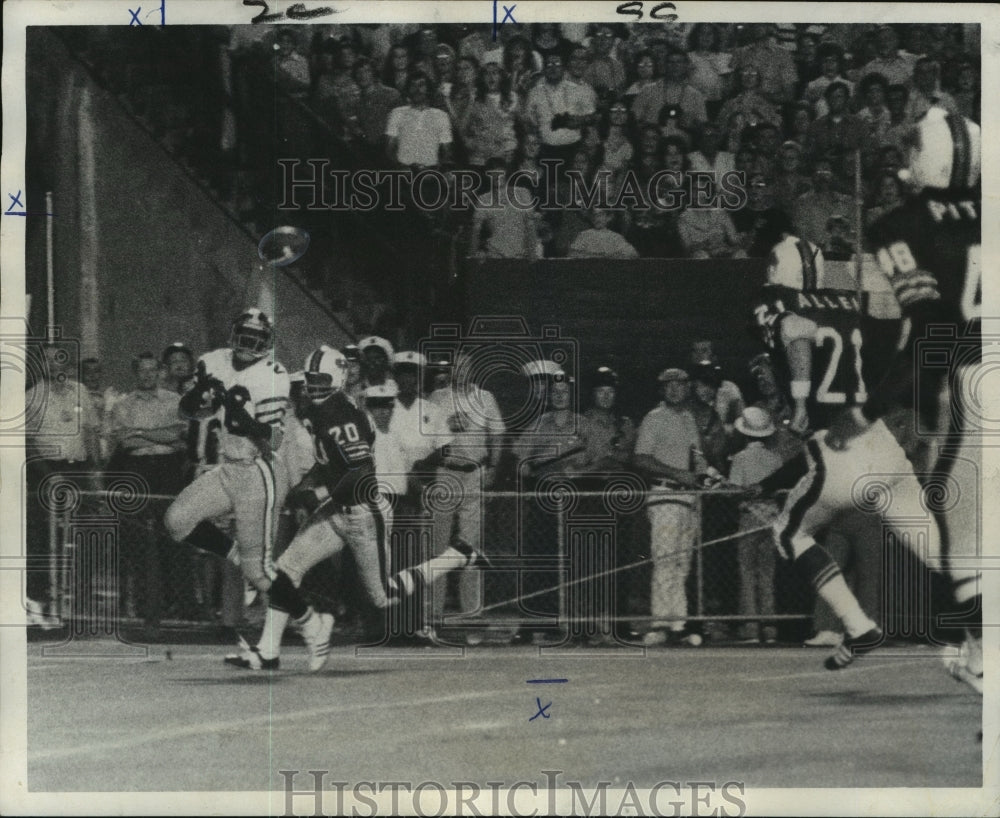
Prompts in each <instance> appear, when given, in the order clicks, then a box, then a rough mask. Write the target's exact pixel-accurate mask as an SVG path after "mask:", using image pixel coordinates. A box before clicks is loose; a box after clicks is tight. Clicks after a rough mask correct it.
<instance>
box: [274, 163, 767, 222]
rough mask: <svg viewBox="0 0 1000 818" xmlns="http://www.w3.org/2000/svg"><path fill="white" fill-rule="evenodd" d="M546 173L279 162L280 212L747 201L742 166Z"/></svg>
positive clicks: (722, 205)
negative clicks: (347, 167) (716, 169)
mask: <svg viewBox="0 0 1000 818" xmlns="http://www.w3.org/2000/svg"><path fill="white" fill-rule="evenodd" d="M539 164H540V165H541V166H542V170H541V171H538V170H527V169H521V170H516V171H513V172H510V173H508V172H507V171H506V170H504V169H503V168H497V169H491V170H482V171H480V170H474V169H469V168H456V169H453V170H447V171H444V170H440V169H438V168H390V169H373V168H363V169H360V170H344V169H338V168H332V167H330V165H331V162H330V160H329V159H306V160H302V159H279V160H278V165H279V166H280V167H281V173H282V186H281V189H282V201H281V203H280V204H279V205H278V209H279V210H282V211H289V210H327V211H341V212H346V211H361V212H370V211H373V210H380V211H402V210H406V209H407V208H409V207H415V208H418V209H420V210H424V211H436V210H443V209H446V208H447V209H449V210H455V211H467V210H472V209H475V208H486V209H497V208H501V207H505V206H510V207H513V208H515V209H517V210H524V211H534V210H538V211H551V210H561V209H565V208H567V207H584V208H592V207H599V208H605V209H610V210H625V209H628V210H639V211H648V210H658V211H664V212H669V211H678V210H683V209H685V208H691V209H700V210H709V209H717V208H718V209H723V210H741V209H742V208H743V206H744V205H746V203H747V201H748V195H747V192H746V174H745V173H744V172H742V171H726V172H725V173H722V174H717V173H715V172H714V171H679V170H658V171H656V172H655V173H653V174H651V175H650V176H649V177H648V178H647V177H644V176H640V175H638V174H636V173H635V171H633V170H631V169H630V170H628V171H626V172H625V173H624V174H623V175H621V176H615V175H613V174H612V173H611V172H610V171H608V170H601V171H598V172H597V173H596V174H594V176H593V178H591V179H590V180H588V179H586V178H585V177H584V175H583V172H582V171H580V170H576V169H565V168H564V167H563V163H562V162H560V161H558V160H555V159H543V160H541V162H539Z"/></svg>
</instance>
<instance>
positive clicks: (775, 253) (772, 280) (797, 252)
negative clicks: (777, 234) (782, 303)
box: [767, 236, 823, 290]
mask: <svg viewBox="0 0 1000 818" xmlns="http://www.w3.org/2000/svg"><path fill="white" fill-rule="evenodd" d="M767 283H768V284H776V285H778V286H780V287H791V288H792V289H794V290H815V289H816V288H818V287H822V286H823V251H822V250H820V249H819V247H817V246H816V245H815V244H813V243H812V242H809V241H806V240H805V239H800V238H798V237H797V236H786V237H785V238H784V239H782V240H781V241H779V242H778V243H777V244H776V245H774V247H773V248H772V249H771V258H770V260H769V261H768V264H767Z"/></svg>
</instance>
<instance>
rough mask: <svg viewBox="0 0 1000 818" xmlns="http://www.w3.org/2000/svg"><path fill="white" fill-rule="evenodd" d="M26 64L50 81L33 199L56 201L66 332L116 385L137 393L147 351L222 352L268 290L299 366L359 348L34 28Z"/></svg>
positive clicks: (37, 91) (36, 301) (42, 89)
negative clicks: (264, 263) (331, 350)
mask: <svg viewBox="0 0 1000 818" xmlns="http://www.w3.org/2000/svg"><path fill="white" fill-rule="evenodd" d="M29 59H34V60H36V62H35V63H33V74H34V75H35V76H37V77H38V78H39V79H38V81H37V82H29V92H28V101H29V108H30V109H31V110H30V114H29V122H31V123H32V125H31V127H32V128H34V132H32V133H29V142H30V143H31V145H32V148H31V150H30V154H31V155H30V156H29V162H28V166H29V177H30V178H31V181H30V182H29V192H34V195H35V197H36V198H35V199H34V201H35V202H39V201H40V202H44V196H45V190H46V189H49V190H52V191H53V194H54V200H55V204H54V209H55V210H56V214H57V215H56V217H55V219H54V225H55V242H54V259H55V280H56V318H57V324H59V325H60V326H61V327H62V328H63V334H64V336H65V337H69V338H74V339H82V341H83V344H82V349H81V354H82V355H83V356H88V355H93V356H96V357H98V358H99V359H100V360H101V361H102V363H103V364H104V370H105V378H106V381H107V382H108V383H110V384H113V385H115V386H117V387H119V388H128V387H130V386H131V382H132V378H131V373H130V362H131V359H132V357H133V356H134V355H135V354H137V353H139V352H142V351H144V350H150V351H153V352H154V353H159V352H160V351H161V350H162V349H163V348H164V347H165V346H166V345H167V344H169V343H171V342H174V341H183V342H185V343H187V344H188V345H189V346H190V347H191V348H192V349H193V350H194V351H195V353H196V354H200V353H202V352H204V351H206V350H207V349H210V348H213V347H215V346H219V345H222V344H225V342H226V340H227V338H228V334H229V325H230V324H231V322H232V320H233V318H234V317H235V316H236V315H237V314H238V313H239V311H240V310H242V309H243V308H245V307H248V306H253V305H255V304H258V302H259V301H260V300H261V298H260V292H261V289H262V286H263V287H264V289H265V290H266V293H267V297H265V298H264V299H263V300H264V301H265V303H262V304H260V306H261V307H262V308H263V309H265V310H270V311H271V312H272V313H275V312H276V313H277V316H278V318H277V321H276V337H277V354H278V358H279V360H282V361H283V362H284V363H285V364H286V365H287V366H288V367H289V369H292V370H294V369H298V368H299V364H300V363H301V361H302V360H304V358H305V356H306V354H307V353H308V352H309V351H310V350H311V349H314V348H315V347H316V346H318V345H319V344H320V343H330V344H334V345H338V346H339V345H343V344H344V343H348V341H347V339H346V338H345V337H344V336H343V334H342V332H341V331H340V330H339V329H338V328H337V327H336V325H335V324H334V323H333V321H332V320H331V319H330V317H329V316H328V315H327V314H326V313H325V312H324V311H323V310H322V308H321V307H320V306H319V305H318V304H316V303H314V302H313V301H311V300H310V299H309V297H308V296H307V295H306V294H305V293H304V292H302V291H301V290H300V289H299V288H298V287H297V286H296V285H295V284H294V283H293V282H292V281H290V280H289V279H288V278H287V277H286V275H285V273H283V272H281V271H271V270H267V271H263V270H261V265H260V263H259V259H258V258H257V253H256V245H255V242H254V241H253V239H252V238H251V237H250V236H249V235H248V234H247V233H245V232H244V231H243V230H242V228H241V227H240V226H239V225H238V224H236V223H234V222H233V221H231V220H230V219H229V218H227V216H226V215H225V214H224V213H223V212H222V211H221V210H220V209H219V208H218V207H217V206H216V205H215V204H214V202H213V201H212V200H211V199H210V198H209V196H208V195H207V194H206V193H205V192H204V191H203V190H202V189H201V188H200V187H199V185H198V184H197V183H196V181H195V180H194V179H192V178H190V177H189V176H188V175H187V174H186V173H185V172H184V170H183V169H182V168H181V167H180V166H179V165H178V164H176V162H175V161H174V160H173V158H172V157H171V156H170V155H168V154H167V153H166V152H165V151H164V150H163V149H162V148H161V147H160V146H159V144H158V143H157V142H156V141H155V140H154V139H153V138H152V137H151V136H150V135H149V134H148V133H146V131H145V130H143V129H142V128H141V127H140V126H139V125H138V123H136V122H135V121H133V120H132V119H131V118H130V117H129V116H128V115H127V114H126V113H125V111H124V110H123V109H122V108H121V106H120V105H119V103H118V101H117V100H116V99H115V98H114V97H113V96H112V95H111V94H109V93H108V92H106V91H105V90H104V89H103V88H100V87H99V86H98V85H97V84H96V83H94V81H93V80H92V78H91V77H90V76H89V74H88V73H87V72H86V70H85V69H84V68H83V67H82V66H81V65H80V64H78V63H77V62H76V61H75V60H74V59H73V58H72V57H71V56H70V55H69V54H68V52H67V51H66V49H65V47H64V46H63V44H62V43H61V41H59V40H58V39H57V38H55V37H54V36H53V35H51V34H50V33H48V32H45V31H43V30H38V29H36V30H33V31H32V36H31V37H29ZM36 66H37V68H36ZM29 130H30V129H29ZM81 134H83V135H85V136H86V140H85V141H84V140H81ZM88 134H89V136H87V135H88ZM33 171H34V173H33ZM88 180H93V182H92V185H91V184H90V183H89V182H88ZM39 196H40V198H37V197H39ZM39 221H41V220H39ZM44 243H45V238H44V225H41V229H40V230H39V229H36V230H34V231H33V233H32V234H30V235H29V249H28V253H27V255H28V259H27V261H28V266H29V268H30V270H29V273H28V281H27V287H28V290H29V292H30V293H31V294H32V302H33V303H32V316H31V324H32V328H33V331H35V332H36V333H37V332H39V329H36V328H43V327H44V324H45V286H44V285H45V249H44ZM88 269H92V270H93V271H94V274H93V279H94V281H93V288H94V289H95V290H96V291H95V292H93V293H90V292H89V291H90V289H91V288H92V285H91V282H88V277H87V274H86V271H87V270H88ZM88 300H92V301H93V302H94V309H93V310H92V311H91V312H90V313H88V309H87V304H88ZM268 300H270V301H271V302H272V303H271V304H267V303H266V302H267V301H268Z"/></svg>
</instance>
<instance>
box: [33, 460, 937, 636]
mask: <svg viewBox="0 0 1000 818" xmlns="http://www.w3.org/2000/svg"><path fill="white" fill-rule="evenodd" d="M49 489H50V490H49V491H48V492H47V495H48V499H47V500H46V501H45V504H44V505H45V508H44V510H45V512H46V513H47V519H48V534H49V553H48V580H49V581H48V588H49V596H50V604H51V610H52V611H53V612H54V613H55V614H56V615H57V616H58V617H59V618H60V619H61V620H62V622H63V623H64V624H68V625H69V627H70V628H71V630H72V632H73V634H74V635H76V636H80V637H84V636H94V635H101V634H114V633H116V632H117V629H119V628H121V627H122V626H128V625H138V624H142V623H145V624H146V625H150V626H160V625H164V626H181V627H183V626H186V625H191V626H195V625H206V624H221V625H229V626H235V625H238V624H240V623H246V622H247V621H249V622H251V623H254V622H256V621H259V619H260V617H261V615H262V613H263V600H260V599H258V600H257V601H256V602H254V603H253V604H252V605H251V606H249V607H246V606H245V600H244V586H243V582H242V578H241V576H240V572H239V569H238V568H236V567H235V566H233V565H231V564H230V563H228V562H226V561H224V560H221V559H218V558H217V557H214V556H210V555H206V554H202V553H200V552H197V551H196V550H195V549H193V548H191V547H190V546H188V545H186V544H182V543H176V542H173V541H171V540H170V539H169V538H168V537H167V535H166V532H165V530H164V528H163V523H162V519H163V514H164V512H165V510H166V508H167V506H168V505H169V503H170V501H171V499H172V498H171V497H169V496H166V495H150V494H144V493H143V492H142V491H141V486H139V485H138V483H137V482H129V481H128V480H126V479H119V480H118V481H117V482H113V483H111V484H109V485H106V486H105V487H104V488H102V489H101V490H94V489H93V488H92V487H89V486H88V485H87V484H86V482H83V481H80V480H74V479H73V478H71V477H65V476H64V477H63V478H62V479H61V481H60V483H59V485H58V486H53V487H49ZM466 503H476V504H478V509H479V512H480V513H479V514H478V515H477V519H478V520H479V525H480V526H481V528H480V531H479V534H480V537H479V539H480V541H481V547H482V550H483V551H484V553H485V554H486V555H487V556H488V558H489V560H490V563H491V564H490V566H488V567H486V568H479V569H474V570H459V571H451V572H448V574H446V575H441V576H438V577H436V578H435V579H434V581H433V582H432V583H431V584H430V590H428V591H427V592H426V593H425V594H424V595H423V596H418V597H415V598H413V599H411V600H409V604H408V605H407V606H404V607H402V608H400V609H399V610H396V611H394V612H393V614H392V616H391V617H390V619H389V621H388V622H387V628H388V632H389V634H390V635H391V636H398V635H405V634H409V633H412V632H414V631H416V630H417V629H419V628H422V627H436V628H438V629H439V631H443V632H445V633H450V634H452V635H455V634H457V635H458V636H459V637H461V636H462V635H465V636H470V635H474V634H479V635H482V634H484V633H489V632H493V633H494V634H503V635H506V636H510V634H512V633H514V632H516V631H518V630H521V631H525V630H526V631H527V632H534V633H549V634H550V635H552V636H555V637H557V638H561V639H567V638H570V639H575V640H595V639H596V640H598V641H600V640H604V639H618V640H627V639H629V638H640V637H641V636H642V635H644V634H646V633H649V632H656V631H663V632H666V631H669V630H679V629H681V628H685V630H686V631H687V632H695V633H700V634H702V635H703V636H704V637H705V638H713V639H746V638H751V639H754V638H758V637H759V638H761V639H764V638H767V639H770V638H773V637H777V638H778V639H780V640H783V641H794V640H799V639H802V638H805V637H806V636H808V634H809V633H810V632H811V630H812V627H813V623H812V621H811V620H812V618H813V615H814V608H815V599H814V596H813V593H812V591H811V590H810V589H809V588H808V586H806V585H805V584H804V583H802V582H801V580H800V579H799V578H798V577H797V576H796V574H795V570H794V567H793V566H792V565H791V564H789V563H788V562H787V561H786V560H784V559H783V558H781V557H779V556H778V552H777V549H776V548H775V546H774V543H773V539H772V536H773V535H772V533H771V523H772V522H773V520H774V518H775V516H776V515H777V513H778V510H779V501H778V499H776V498H775V499H768V498H763V499H761V498H756V499H753V500H751V499H749V498H748V497H747V495H746V494H745V493H741V492H738V491H736V490H732V489H715V490H701V491H688V490H685V491H683V492H679V491H674V490H668V489H659V488H652V489H650V488H647V487H646V486H645V485H644V484H643V483H642V482H641V481H639V479H638V478H637V477H636V476H635V475H629V474H622V475H617V476H611V477H607V478H604V479H601V480H595V479H592V478H591V479H581V480H574V479H572V478H570V477H567V476H565V475H555V476H552V477H550V478H546V479H543V480H541V481H539V483H538V484H537V485H535V486H534V487H533V488H532V489H531V490H530V491H526V490H522V491H488V492H483V493H479V494H475V495H469V496H465V495H460V496H456V495H452V496H443V497H442V496H441V494H438V495H435V493H434V485H433V484H431V485H429V486H427V487H425V490H424V493H423V494H422V495H421V497H419V498H412V502H411V503H410V504H409V505H407V504H398V505H397V508H396V512H395V514H394V517H393V524H392V530H391V536H390V538H389V543H390V548H389V559H388V560H387V571H388V572H389V573H395V572H397V571H399V570H400V569H401V568H405V567H409V566H413V565H416V564H419V563H421V562H422V561H424V560H426V559H428V558H430V557H431V556H433V555H435V554H436V553H440V552H441V550H442V549H443V548H444V547H445V545H446V544H447V543H448V542H452V541H453V538H454V537H455V536H458V534H459V526H458V524H457V516H458V514H459V513H460V512H461V510H462V508H463V504H466ZM869 516H870V515H869ZM442 520H443V521H444V523H443V524H444V525H445V526H447V529H443V528H442ZM866 520H867V518H866ZM217 522H219V523H220V524H221V525H225V524H226V521H225V520H221V521H217ZM453 523H454V525H453ZM859 525H860V528H857V527H856V528H855V529H854V530H851V529H850V528H844V529H843V530H842V531H841V532H840V535H839V536H840V537H841V539H842V540H843V542H844V543H845V545H844V550H841V551H837V552H836V553H835V556H837V557H838V558H839V560H840V562H841V564H843V565H844V567H845V571H846V572H847V573H848V575H849V578H850V577H851V576H852V575H853V574H855V573H856V574H857V575H858V576H859V578H860V580H859V582H860V585H859V587H858V590H859V595H860V596H861V597H862V603H863V604H864V605H865V607H866V608H867V609H869V610H872V611H873V612H875V611H879V610H881V611H883V614H884V615H887V616H888V617H889V618H894V617H895V618H898V619H899V620H900V621H902V622H904V623H907V622H909V623H912V622H913V621H916V620H918V619H920V618H921V617H926V616H927V611H925V610H916V609H913V610H911V608H914V606H915V605H916V606H918V607H919V606H921V605H922V606H923V607H929V602H928V600H929V597H928V595H927V594H926V593H923V594H922V593H921V591H920V587H922V586H923V585H924V584H926V582H927V579H926V572H920V571H914V570H913V565H912V564H911V563H909V562H906V561H905V558H904V557H901V552H900V549H899V548H898V547H897V546H896V545H895V544H894V543H892V542H891V540H887V539H886V538H885V537H884V536H883V534H882V528H881V527H880V525H879V524H878V523H877V521H874V522H870V521H862V522H861V523H858V522H857V521H855V526H859ZM865 525H868V526H869V529H868V530H867V531H865V530H863V529H864V526H865ZM842 528H843V527H842ZM294 531H295V520H294V517H292V516H291V515H289V514H287V513H286V514H283V515H282V518H281V522H280V525H279V532H278V542H277V543H276V548H275V557H277V556H279V555H280V553H281V551H282V550H283V549H284V548H286V547H287V546H288V544H289V543H290V542H291V539H292V537H293V535H294ZM831 536H832V535H831ZM866 538H868V540H872V539H874V542H870V541H869V542H866V541H865V539H866ZM830 542H831V543H832V542H834V540H830ZM872 546H874V547H872ZM883 546H885V549H884V555H885V556H884V557H883ZM864 553H868V554H869V558H868V561H867V563H866V564H859V558H858V556H857V555H859V554H864ZM872 555H874V556H872ZM350 559H351V557H350V552H349V550H347V549H345V550H344V553H343V554H342V556H341V559H340V560H339V561H338V562H336V563H334V562H333V561H331V560H327V561H324V562H323V563H321V564H319V565H317V566H316V567H315V568H314V569H313V571H312V572H310V574H309V575H308V576H307V578H306V580H305V582H304V583H303V590H304V591H305V594H306V596H307V598H308V599H309V601H310V602H311V603H312V604H313V605H314V606H316V607H317V608H319V609H322V610H330V611H333V612H334V613H335V614H336V615H337V618H338V621H339V622H340V623H341V627H342V628H343V629H346V630H348V631H350V630H351V629H352V628H357V633H358V635H359V636H360V635H362V634H365V633H367V634H368V635H369V636H370V630H369V631H366V630H365V614H366V612H365V610H364V608H365V602H364V599H363V598H362V596H361V592H360V591H359V589H358V583H357V582H356V581H355V579H354V573H353V568H352V566H351V563H350ZM901 560H902V561H901ZM36 567H37V566H36ZM887 567H888V568H889V569H890V570H891V571H892V572H893V574H894V576H895V577H896V579H895V580H894V581H893V582H891V583H888V584H887V583H886V582H885V579H884V578H885V576H886V574H885V569H886V568H887ZM901 583H902V584H901ZM910 585H914V586H915V589H916V590H914V588H910V587H909V586H910ZM917 586H920V587H917ZM913 600H917V602H916V603H914V602H913ZM887 604H888V606H889V607H888V608H887V607H886V606H887ZM369 613H370V612H369ZM816 614H817V616H818V617H820V618H822V616H823V615H824V614H823V613H822V612H820V611H816ZM820 627H821V624H820V622H819V621H817V623H816V628H820ZM886 627H887V629H888V630H890V631H891V629H892V622H886ZM907 628H909V631H908V630H907ZM897 629H899V628H897ZM901 629H902V632H903V633H904V635H905V634H906V633H908V632H912V630H913V627H912V625H909V626H907V625H906V624H904V625H902V626H901Z"/></svg>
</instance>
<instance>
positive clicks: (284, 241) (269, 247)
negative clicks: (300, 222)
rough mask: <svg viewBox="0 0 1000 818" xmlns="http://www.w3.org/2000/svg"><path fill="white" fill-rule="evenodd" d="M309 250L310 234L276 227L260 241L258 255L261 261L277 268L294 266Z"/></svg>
mask: <svg viewBox="0 0 1000 818" xmlns="http://www.w3.org/2000/svg"><path fill="white" fill-rule="evenodd" d="M308 249H309V234H308V233H307V232H306V231H305V230H301V229H300V228H298V227H291V226H288V225H284V226H282V227H275V228H274V230H272V231H271V232H270V233H268V234H267V235H266V236H264V238H262V239H261V240H260V244H258V245H257V255H259V256H260V260H261V261H263V262H266V263H267V264H273V265H274V266H276V267H286V266H288V265H289V264H294V263H295V262H296V261H298V260H299V259H300V258H302V256H304V255H305V252H306V250H308Z"/></svg>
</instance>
